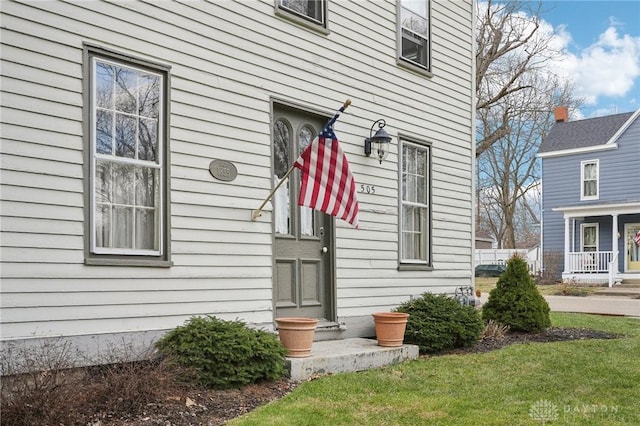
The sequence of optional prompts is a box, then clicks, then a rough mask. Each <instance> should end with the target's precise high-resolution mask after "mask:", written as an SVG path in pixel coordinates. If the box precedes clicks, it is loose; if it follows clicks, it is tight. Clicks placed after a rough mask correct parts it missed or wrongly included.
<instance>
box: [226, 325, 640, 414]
mask: <svg viewBox="0 0 640 426" xmlns="http://www.w3.org/2000/svg"><path fill="white" fill-rule="evenodd" d="M552 322H553V325H554V326H563V327H586V328H592V329H597V330H603V331H608V332H615V333H619V334H623V335H624V336H625V337H624V338H620V339H614V340H582V341H573V342H557V343H531V344H518V345H511V346H509V347H506V348H503V349H500V350H497V351H493V352H489V353H484V354H472V355H443V356H435V357H428V358H420V359H418V360H415V361H410V362H406V363H403V364H400V365H396V366H393V367H388V368H383V369H377V370H370V371H366V372H360V373H346V374H337V375H333V376H326V377H322V378H319V379H317V380H313V381H309V382H305V383H303V384H301V385H300V386H299V387H298V388H297V389H296V390H295V391H294V392H292V393H291V394H289V395H288V396H286V397H285V398H283V399H281V400H278V401H276V402H273V403H271V404H269V405H267V406H264V407H262V408H260V409H258V410H256V411H254V412H252V413H249V414H247V415H245V416H243V417H240V418H238V419H236V420H234V421H232V422H231V423H230V424H231V425H236V426H238V425H261V426H262V425H414V424H424V425H474V426H475V425H536V424H543V423H544V424H558V425H638V424H640V406H639V405H638V402H639V401H640V319H633V318H620V317H603V316H591V315H581V314H561V313H553V314H552Z"/></svg>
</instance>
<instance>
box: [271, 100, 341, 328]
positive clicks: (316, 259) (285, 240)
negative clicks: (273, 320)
mask: <svg viewBox="0 0 640 426" xmlns="http://www.w3.org/2000/svg"><path fill="white" fill-rule="evenodd" d="M325 122H326V119H324V118H323V117H319V116H316V115H312V114H308V113H304V112H302V111H300V110H297V109H294V108H289V107H284V106H276V105H274V121H273V171H274V177H273V180H274V182H273V185H274V186H275V185H277V183H278V182H279V181H280V179H283V178H284V176H285V174H286V173H287V171H288V170H289V169H290V168H291V166H292V165H293V163H294V162H295V160H296V159H297V158H298V156H299V155H300V153H301V152H302V151H303V150H304V149H305V148H306V147H307V146H308V145H309V144H310V143H311V142H312V141H313V139H314V138H315V137H316V135H317V134H318V132H319V131H320V130H321V129H322V126H323V125H324V124H325ZM299 191H300V171H299V170H298V169H295V170H294V172H293V173H292V174H291V175H290V176H289V178H288V179H287V181H286V182H285V183H283V184H282V186H281V187H280V188H279V189H278V191H277V192H276V194H275V195H274V197H273V220H274V232H275V235H274V277H273V279H274V283H273V289H274V305H275V314H276V317H309V318H318V319H321V320H328V321H331V320H333V319H334V318H333V316H334V315H333V314H332V312H333V299H334V291H333V288H334V286H333V274H332V271H333V267H332V263H333V256H334V254H333V249H332V244H331V242H332V240H333V218H332V217H331V216H329V215H326V214H324V213H322V212H319V211H315V210H311V209H309V208H307V207H300V206H298V192H299Z"/></svg>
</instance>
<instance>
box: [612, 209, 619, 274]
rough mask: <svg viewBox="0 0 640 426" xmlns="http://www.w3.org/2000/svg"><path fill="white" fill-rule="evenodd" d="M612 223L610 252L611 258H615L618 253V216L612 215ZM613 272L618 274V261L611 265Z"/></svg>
mask: <svg viewBox="0 0 640 426" xmlns="http://www.w3.org/2000/svg"><path fill="white" fill-rule="evenodd" d="M611 216H612V218H613V223H612V224H611V228H613V229H612V230H611V252H612V253H613V258H614V259H615V258H616V254H617V253H618V215H617V214H612V215H611ZM613 272H615V273H617V272H618V260H617V259H616V262H615V263H614V264H613Z"/></svg>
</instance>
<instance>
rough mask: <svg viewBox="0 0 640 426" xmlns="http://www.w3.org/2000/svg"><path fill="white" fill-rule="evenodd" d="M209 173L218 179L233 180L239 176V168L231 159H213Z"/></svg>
mask: <svg viewBox="0 0 640 426" xmlns="http://www.w3.org/2000/svg"><path fill="white" fill-rule="evenodd" d="M209 173H211V176H213V177H214V178H216V179H219V180H223V181H225V182H231V181H232V180H234V179H235V178H236V176H238V169H236V166H235V165H234V164H233V163H232V162H230V161H225V160H213V161H212V162H211V163H209Z"/></svg>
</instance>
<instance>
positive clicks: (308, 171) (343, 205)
mask: <svg viewBox="0 0 640 426" xmlns="http://www.w3.org/2000/svg"><path fill="white" fill-rule="evenodd" d="M294 167H296V168H298V169H300V170H301V171H302V185H301V187H300V195H299V197H298V204H299V205H301V206H307V207H311V208H312V209H315V210H320V211H322V212H325V213H327V214H329V215H331V216H336V217H338V218H340V219H342V220H344V221H347V222H349V223H350V224H351V225H353V226H354V227H356V228H357V227H358V198H357V197H356V183H355V179H354V178H353V175H352V174H351V171H350V170H349V162H348V161H347V157H346V156H345V155H344V152H343V151H342V149H341V148H340V145H339V144H338V138H337V137H336V135H335V134H334V133H333V130H332V129H331V127H330V126H327V127H325V129H324V130H323V131H322V132H321V133H320V135H318V137H317V138H315V139H314V141H313V142H312V143H311V144H310V145H309V146H308V147H307V149H305V150H304V152H303V153H302V154H301V155H300V157H299V158H298V159H297V160H296V162H295V163H294Z"/></svg>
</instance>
